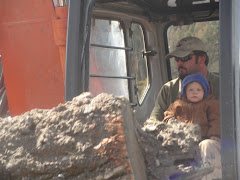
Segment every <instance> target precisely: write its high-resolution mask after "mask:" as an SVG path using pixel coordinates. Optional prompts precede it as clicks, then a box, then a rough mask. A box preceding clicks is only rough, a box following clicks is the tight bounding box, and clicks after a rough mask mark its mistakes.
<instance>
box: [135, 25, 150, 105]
mask: <svg viewBox="0 0 240 180" xmlns="http://www.w3.org/2000/svg"><path fill="white" fill-rule="evenodd" d="M131 30H132V34H133V36H132V40H133V54H134V56H135V57H136V59H137V73H136V86H137V97H138V101H139V104H142V102H143V100H144V97H145V95H146V93H147V90H148V89H149V86H150V85H149V77H148V68H147V57H146V56H144V57H143V53H142V52H146V48H145V40H144V33H143V29H142V27H141V26H140V25H139V24H137V23H133V24H132V26H131Z"/></svg>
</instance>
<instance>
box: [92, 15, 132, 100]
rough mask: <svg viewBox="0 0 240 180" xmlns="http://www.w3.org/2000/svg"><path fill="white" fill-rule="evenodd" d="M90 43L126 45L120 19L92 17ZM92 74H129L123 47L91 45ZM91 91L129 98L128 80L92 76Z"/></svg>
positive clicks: (94, 93)
mask: <svg viewBox="0 0 240 180" xmlns="http://www.w3.org/2000/svg"><path fill="white" fill-rule="evenodd" d="M90 43H91V44H98V45H107V46H114V47H125V42H124V34H123V30H122V28H121V24H120V22H118V21H113V20H103V19H92V26H91V35H90ZM90 74H92V75H102V76H127V68H126V52H125V50H122V49H113V48H103V47H95V46H90ZM89 88H90V92H91V93H92V94H93V95H97V94H100V93H102V92H105V93H109V94H114V95H118V96H120V95H123V96H125V97H126V98H128V99H129V94H128V80H126V79H116V78H103V77H90V85H89Z"/></svg>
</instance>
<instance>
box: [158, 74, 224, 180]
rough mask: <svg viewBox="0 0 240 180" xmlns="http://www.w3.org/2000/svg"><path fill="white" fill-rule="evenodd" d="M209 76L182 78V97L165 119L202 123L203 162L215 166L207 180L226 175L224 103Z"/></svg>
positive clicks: (166, 112) (200, 124)
mask: <svg viewBox="0 0 240 180" xmlns="http://www.w3.org/2000/svg"><path fill="white" fill-rule="evenodd" d="M210 91H211V89H210V86H209V83H208V81H207V79H206V78H205V77H204V76H203V75H202V74H201V73H197V74H192V75H188V76H186V77H185V78H184V80H183V81H182V87H181V93H180V98H179V99H178V100H176V101H175V102H174V103H173V104H171V105H170V106H169V108H168V109H167V110H166V111H165V112H164V119H163V121H165V122H167V121H168V120H169V119H170V118H173V117H174V118H175V119H177V120H178V121H181V122H185V123H189V124H191V123H194V124H198V125H199V126H200V128H201V136H202V140H203V141H201V142H200V143H199V149H200V152H201V157H202V162H203V163H206V164H210V165H212V166H214V171H213V172H212V173H210V174H208V175H206V176H204V177H203V179H204V180H210V179H219V178H222V167H221V154H220V147H221V145H220V112H219V111H220V104H219V102H218V101H216V100H214V96H213V94H212V93H211V92H210Z"/></svg>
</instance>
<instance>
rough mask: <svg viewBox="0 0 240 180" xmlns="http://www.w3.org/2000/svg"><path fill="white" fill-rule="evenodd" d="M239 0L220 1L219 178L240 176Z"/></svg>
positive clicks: (236, 177)
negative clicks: (220, 164)
mask: <svg viewBox="0 0 240 180" xmlns="http://www.w3.org/2000/svg"><path fill="white" fill-rule="evenodd" d="M239 6H240V2H239V1H238V0H228V1H220V101H221V130H222V133H221V134H222V141H221V142H222V143H221V151H222V174H223V178H222V179H240V177H239V175H238V172H240V171H239V165H238V164H239V163H240V160H239V152H240V148H239V145H240V143H239V140H240V138H239V135H238V132H240V122H239V121H240V120H239V32H240V26H239V22H237V20H239V19H240V13H239V11H238V8H239Z"/></svg>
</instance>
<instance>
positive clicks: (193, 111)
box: [163, 94, 220, 138]
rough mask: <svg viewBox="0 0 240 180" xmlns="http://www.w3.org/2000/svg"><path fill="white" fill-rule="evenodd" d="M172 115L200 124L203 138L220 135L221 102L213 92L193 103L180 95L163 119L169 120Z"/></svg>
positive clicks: (179, 119) (178, 118) (187, 121)
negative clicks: (215, 97) (215, 98)
mask: <svg viewBox="0 0 240 180" xmlns="http://www.w3.org/2000/svg"><path fill="white" fill-rule="evenodd" d="M172 117H174V118H176V119H177V120H178V121H181V122H185V123H190V124H192V123H194V124H199V126H200V127H201V135H202V138H210V137H211V136H218V137H220V104H219V101H216V100H214V96H213V95H212V94H209V95H207V96H206V98H204V99H203V100H202V101H200V102H198V103H192V102H190V101H188V99H187V98H185V97H183V96H181V95H180V98H179V100H176V101H175V102H174V103H172V104H171V105H170V106H169V108H168V109H167V110H166V111H165V112H164V119H163V121H164V122H167V121H168V120H169V119H170V118H172Z"/></svg>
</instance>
